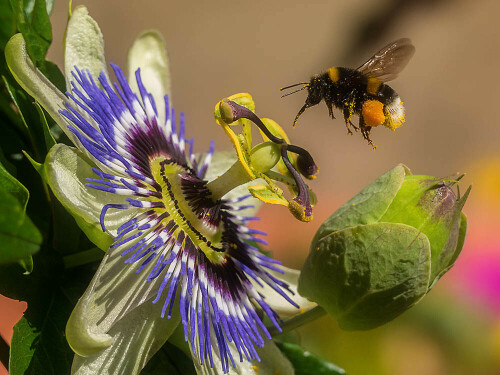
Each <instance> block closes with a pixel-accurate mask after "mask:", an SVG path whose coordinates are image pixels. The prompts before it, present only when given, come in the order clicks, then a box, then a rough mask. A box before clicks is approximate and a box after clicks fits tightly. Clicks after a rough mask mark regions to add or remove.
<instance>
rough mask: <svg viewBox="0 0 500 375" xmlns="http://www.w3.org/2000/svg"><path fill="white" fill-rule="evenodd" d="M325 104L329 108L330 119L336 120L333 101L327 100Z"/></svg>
mask: <svg viewBox="0 0 500 375" xmlns="http://www.w3.org/2000/svg"><path fill="white" fill-rule="evenodd" d="M325 104H326V106H327V107H328V113H329V114H330V117H331V118H332V119H334V120H335V116H334V115H333V103H332V101H331V100H328V99H325Z"/></svg>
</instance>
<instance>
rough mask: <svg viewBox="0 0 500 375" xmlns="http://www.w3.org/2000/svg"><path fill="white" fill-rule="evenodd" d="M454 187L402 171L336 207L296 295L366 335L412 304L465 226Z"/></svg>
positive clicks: (454, 252)
mask: <svg viewBox="0 0 500 375" xmlns="http://www.w3.org/2000/svg"><path fill="white" fill-rule="evenodd" d="M455 183H456V181H451V180H449V179H438V178H434V177H429V176H414V175H411V172H410V171H409V170H408V169H407V168H406V167H405V166H402V165H399V166H397V167H396V168H394V169H392V170H390V171H389V172H387V173H385V174H384V175H382V176H381V177H379V178H378V179H377V180H376V181H375V182H373V183H372V184H370V185H368V186H367V187H366V188H364V189H363V190H362V191H361V192H359V193H358V194H357V195H356V196H354V197H353V198H352V199H351V200H349V201H348V202H347V203H346V204H344V205H343V206H342V207H340V208H339V209H338V210H337V211H336V212H335V213H334V214H333V215H332V216H331V217H330V218H328V219H327V220H326V221H325V222H324V223H323V224H322V225H321V227H320V228H319V230H318V232H317V233H316V236H315V237H314V239H313V242H312V245H311V252H310V254H309V257H308V258H307V260H306V263H305V265H304V267H303V269H302V273H301V276H300V279H299V285H298V291H299V293H300V294H301V295H302V296H304V297H306V298H308V299H309V300H311V301H314V302H316V303H318V304H319V305H320V306H322V307H323V308H324V309H325V310H326V311H327V312H328V313H329V314H331V315H333V316H334V317H335V318H336V319H337V320H338V322H339V325H340V327H341V328H343V329H348V330H358V329H371V328H375V327H377V326H379V325H382V324H384V323H387V322H389V321H390V320H392V319H394V318H395V317H397V316H398V315H400V314H402V313H403V312H404V311H406V310H407V309H409V308H410V307H411V306H413V305H414V304H416V303H417V302H418V301H419V300H420V299H421V298H422V297H423V296H424V295H425V294H426V293H427V292H428V291H429V290H430V289H431V287H432V286H433V285H434V283H435V282H436V281H437V280H438V279H439V278H440V277H441V276H442V275H443V274H444V273H445V272H446V271H448V270H449V269H450V268H451V267H452V266H453V264H454V262H455V260H456V259H457V257H458V255H459V254H460V251H461V250H462V247H463V244H464V241H465V232H466V226H467V219H466V217H465V215H464V214H463V213H462V212H461V211H462V207H463V205H464V204H465V201H466V199H467V196H468V194H469V191H470V188H469V189H468V190H467V191H466V193H465V194H464V196H463V197H462V198H461V199H457V196H456V195H455V193H454V192H453V190H452V189H451V186H452V185H453V184H455Z"/></svg>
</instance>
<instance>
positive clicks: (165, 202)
mask: <svg viewBox="0 0 500 375" xmlns="http://www.w3.org/2000/svg"><path fill="white" fill-rule="evenodd" d="M111 66H112V68H113V70H114V73H115V75H116V78H117V81H118V84H116V83H115V84H114V85H113V86H112V85H111V84H110V82H109V81H108V80H107V78H106V76H105V75H104V74H103V73H101V75H100V76H99V77H98V82H96V81H94V80H93V78H92V77H91V76H90V73H87V72H83V71H80V70H78V69H76V72H75V73H74V74H73V77H74V81H73V82H72V92H71V93H68V94H67V95H68V97H69V98H70V99H71V102H70V103H67V104H66V109H64V110H61V111H60V112H61V114H62V115H64V116H65V117H66V118H67V119H68V120H69V121H70V122H71V125H70V126H69V129H70V131H71V132H72V133H74V134H75V136H76V137H77V138H78V140H79V142H80V143H81V145H82V146H83V147H84V148H85V149H86V151H87V154H88V155H90V156H91V157H92V158H93V159H94V161H95V163H96V164H97V166H98V167H99V169H94V173H95V174H96V178H92V179H88V181H87V182H88V183H87V186H88V187H91V188H93V189H98V190H101V191H105V192H109V193H114V194H118V195H122V196H124V199H123V203H122V204H116V203H115V204H107V205H105V206H104V208H103V210H102V213H101V226H102V229H103V230H105V220H104V219H105V215H106V212H107V211H108V210H109V209H119V210H126V209H130V208H133V209H138V211H139V212H138V214H137V215H136V216H135V217H133V218H132V219H130V220H128V221H126V222H124V223H123V225H121V226H120V227H119V228H118V233H117V236H116V237H115V239H114V243H113V244H112V245H111V248H110V249H109V250H108V251H110V252H112V251H120V252H121V253H120V254H121V255H122V257H123V267H129V266H130V264H140V266H139V267H138V269H137V275H136V277H137V278H142V281H143V283H151V285H152V289H153V292H152V293H153V295H154V298H151V299H152V302H153V303H161V304H163V309H162V312H161V316H162V317H164V316H166V317H168V318H169V317H170V316H171V314H172V309H173V308H174V306H175V308H179V309H180V315H181V320H182V324H183V326H184V333H185V339H186V341H188V342H189V344H190V347H191V350H192V351H193V352H194V353H195V354H196V355H197V356H198V357H199V360H200V363H201V364H207V365H209V366H211V367H213V363H214V361H213V355H212V348H217V349H216V350H218V352H219V353H218V354H219V356H220V360H221V362H222V367H223V371H224V372H225V373H226V372H228V371H229V366H230V364H232V365H233V366H235V360H238V359H237V358H233V357H232V354H231V351H230V350H229V345H234V347H235V348H236V349H237V351H238V353H239V357H240V358H239V361H242V360H244V358H246V359H247V360H258V359H259V357H258V355H257V352H256V349H255V347H256V346H258V347H262V346H263V345H264V338H265V337H267V338H268V339H270V338H271V337H270V334H269V332H268V330H267V329H266V327H265V326H264V324H263V322H262V318H261V317H260V316H259V315H258V313H257V311H258V310H262V311H263V312H264V313H265V314H266V315H267V316H268V317H269V319H270V320H271V322H272V323H273V324H274V325H275V326H276V327H277V328H278V330H279V329H280V328H279V323H278V320H279V317H278V316H277V314H276V313H275V312H274V311H273V310H272V309H271V307H270V306H269V305H268V304H267V303H266V301H265V300H264V299H263V297H262V296H261V294H259V292H258V290H257V289H256V288H255V287H254V284H253V283H256V284H259V285H264V284H267V285H269V286H270V287H271V288H273V289H274V290H275V291H276V292H277V293H279V294H281V296H283V298H284V299H286V300H287V301H288V302H289V303H291V304H292V305H294V306H296V307H298V306H297V305H296V304H295V303H294V302H293V301H292V299H291V298H290V297H289V295H288V294H287V293H285V290H287V291H289V289H288V286H287V284H286V283H284V282H282V281H281V280H279V279H277V278H275V277H274V276H273V275H271V274H270V273H269V272H268V271H267V270H276V271H279V269H278V268H277V267H276V264H279V262H277V261H275V260H273V259H270V258H268V257H266V256H264V255H263V254H262V253H260V252H259V250H258V249H257V248H255V247H253V246H252V245H250V244H249V242H260V243H265V241H263V240H262V239H260V238H257V237H256V236H257V235H262V234H265V233H262V232H260V231H257V230H252V229H249V228H247V226H246V223H247V222H248V221H249V220H254V219H256V218H254V217H245V216H241V215H238V212H237V211H239V210H242V209H244V208H246V207H248V206H241V205H238V204H237V203H239V202H240V201H243V200H244V199H246V198H247V197H248V196H242V197H239V198H233V199H231V200H229V199H219V200H217V201H214V200H213V199H212V197H211V192H210V190H209V189H208V188H207V181H205V180H204V177H205V174H206V172H207V168H208V166H209V164H210V161H211V158H212V154H213V151H214V149H213V143H212V144H211V145H210V151H209V152H208V153H207V154H206V155H205V156H204V157H202V158H197V157H196V156H195V155H194V154H193V140H185V138H184V130H185V122H184V115H183V114H181V115H180V126H179V129H178V131H177V129H176V121H175V117H174V110H173V109H170V108H169V100H168V97H167V96H165V107H166V121H165V123H160V116H159V115H158V111H157V107H156V105H155V101H154V99H153V96H152V95H151V94H150V93H148V92H147V90H146V88H145V87H144V85H143V84H142V81H141V75H140V72H139V70H138V71H137V72H136V79H137V84H138V87H139V93H140V95H136V94H135V93H134V92H132V90H131V88H130V86H129V84H128V82H127V80H126V79H125V76H124V74H123V72H122V71H121V69H120V68H119V67H118V66H116V65H113V64H111ZM186 143H187V144H188V145H189V150H186V148H185V144H186ZM251 279H252V280H253V283H252V282H251V281H250V280H251ZM150 289H151V288H150ZM176 295H179V303H178V305H177V304H174V301H175V300H176ZM230 343H232V344H230Z"/></svg>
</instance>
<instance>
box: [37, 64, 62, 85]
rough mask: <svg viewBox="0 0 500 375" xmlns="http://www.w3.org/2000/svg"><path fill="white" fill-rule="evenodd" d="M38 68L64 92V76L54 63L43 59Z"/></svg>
mask: <svg viewBox="0 0 500 375" xmlns="http://www.w3.org/2000/svg"><path fill="white" fill-rule="evenodd" d="M40 70H41V71H42V73H43V74H44V75H45V77H47V78H48V79H49V81H50V82H52V83H53V84H54V85H55V86H56V87H57V88H58V89H59V90H60V91H61V92H66V78H64V74H63V73H62V72H61V69H59V67H58V66H57V65H56V64H54V63H53V62H52V61H48V60H45V61H44V62H43V64H42V65H41V66H40Z"/></svg>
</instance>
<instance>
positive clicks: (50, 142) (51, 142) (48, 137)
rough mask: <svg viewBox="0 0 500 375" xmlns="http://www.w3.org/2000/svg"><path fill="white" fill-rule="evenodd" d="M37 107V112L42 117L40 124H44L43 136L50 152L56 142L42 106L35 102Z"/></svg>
mask: <svg viewBox="0 0 500 375" xmlns="http://www.w3.org/2000/svg"><path fill="white" fill-rule="evenodd" d="M35 107H36V110H37V111H38V114H39V115H40V122H41V123H42V129H43V136H44V138H45V149H46V150H47V151H48V150H50V149H51V148H52V147H53V146H54V145H55V144H56V141H55V139H54V137H53V136H52V133H51V132H50V129H49V124H47V118H46V117H45V113H44V112H43V109H42V107H40V104H38V103H37V102H35Z"/></svg>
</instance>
